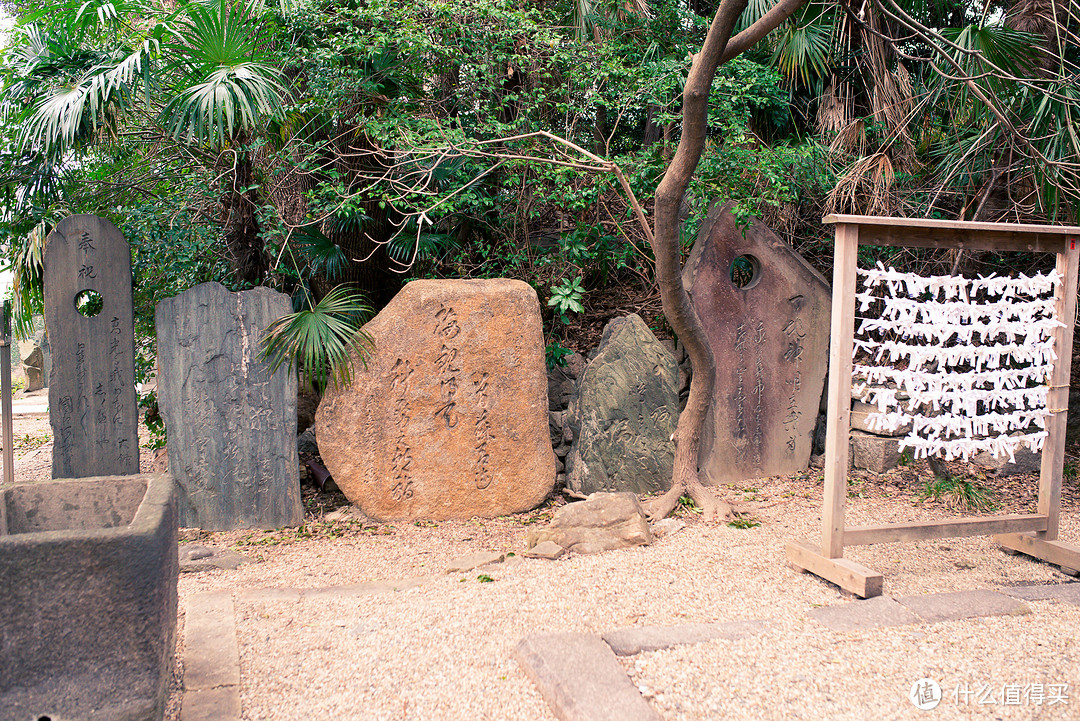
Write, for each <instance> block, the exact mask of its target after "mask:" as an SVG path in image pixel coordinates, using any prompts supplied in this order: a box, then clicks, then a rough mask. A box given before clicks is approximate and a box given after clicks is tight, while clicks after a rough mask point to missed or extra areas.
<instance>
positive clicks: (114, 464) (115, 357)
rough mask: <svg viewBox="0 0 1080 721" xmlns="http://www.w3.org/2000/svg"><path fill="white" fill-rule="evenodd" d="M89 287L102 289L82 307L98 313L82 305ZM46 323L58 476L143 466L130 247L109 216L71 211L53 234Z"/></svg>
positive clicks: (47, 271)
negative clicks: (97, 304) (96, 301)
mask: <svg viewBox="0 0 1080 721" xmlns="http://www.w3.org/2000/svg"><path fill="white" fill-rule="evenodd" d="M84 292H90V293H97V294H100V300H101V303H100V308H96V307H95V304H94V303H90V304H89V305H87V306H84V308H92V309H93V310H96V311H97V312H96V315H93V316H87V315H83V314H82V313H80V312H79V310H78V308H77V304H78V303H79V299H80V297H83V298H85V297H86V296H85V295H84ZM88 312H93V311H88ZM45 325H46V327H47V328H48V330H49V342H50V344H51V348H52V368H51V369H50V375H49V421H50V422H51V424H52V430H53V439H54V443H53V463H52V475H53V478H83V477H86V476H114V475H129V474H133V473H138V472H139V438H138V416H137V409H136V405H135V333H134V329H133V325H132V303H131V250H130V248H129V247H128V244H127V241H125V240H124V237H123V236H122V235H120V231H119V230H117V229H116V226H114V225H113V224H112V223H110V222H109V221H107V220H103V219H102V218H98V217H97V216H94V215H72V216H68V217H67V218H64V219H63V220H62V221H60V223H59V224H57V226H56V228H55V229H54V230H53V232H51V233H49V238H48V240H47V241H46V245H45Z"/></svg>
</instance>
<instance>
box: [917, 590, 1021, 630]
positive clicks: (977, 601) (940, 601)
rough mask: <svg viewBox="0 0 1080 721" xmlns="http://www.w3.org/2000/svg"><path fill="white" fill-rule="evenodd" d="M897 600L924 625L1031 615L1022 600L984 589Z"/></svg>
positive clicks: (930, 594)
mask: <svg viewBox="0 0 1080 721" xmlns="http://www.w3.org/2000/svg"><path fill="white" fill-rule="evenodd" d="M896 601H897V602H898V603H900V604H901V605H903V606H905V607H906V608H908V609H910V610H911V611H913V612H914V613H915V615H917V616H918V617H919V618H920V619H922V620H923V621H925V622H927V623H937V622H939V621H956V620H959V619H963V618H978V617H980V616H1015V615H1020V614H1024V613H1030V612H1031V610H1030V609H1029V608H1028V607H1027V605H1026V604H1024V603H1022V602H1021V601H1018V600H1016V599H1015V598H1010V597H1009V596H1006V595H1004V594H1001V593H998V592H997V591H990V590H987V589H980V590H977V591H955V592H953V593H929V594H926V595H925V596H901V597H900V598H897V599H896Z"/></svg>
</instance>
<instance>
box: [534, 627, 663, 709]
mask: <svg viewBox="0 0 1080 721" xmlns="http://www.w3.org/2000/svg"><path fill="white" fill-rule="evenodd" d="M514 656H515V657H516V658H517V661H518V663H520V664H521V667H522V669H523V670H524V671H525V673H526V675H528V676H529V678H530V679H532V682H533V683H534V684H536V688H537V690H539V691H540V695H541V696H543V697H544V700H545V701H547V702H548V705H549V706H550V707H551V710H552V712H553V713H554V714H555V716H556V717H558V718H559V719H561V721H660V717H659V716H657V714H656V712H655V711H653V709H652V707H651V706H650V705H649V703H648V701H646V700H645V699H644V698H643V697H642V696H641V694H640V693H639V692H638V690H637V688H635V687H634V683H633V681H631V680H630V677H629V676H627V675H626V672H625V671H623V669H622V666H621V665H620V663H619V660H618V659H617V658H616V657H615V653H614V652H613V651H612V650H611V648H610V647H608V645H607V644H606V643H604V642H603V641H602V640H601V639H600V638H599V637H597V636H594V635H592V634H585V633H544V634H536V635H533V636H528V637H526V638H524V639H522V640H521V641H520V642H519V643H518V645H517V646H516V647H515V649H514Z"/></svg>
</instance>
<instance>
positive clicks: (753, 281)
mask: <svg viewBox="0 0 1080 721" xmlns="http://www.w3.org/2000/svg"><path fill="white" fill-rule="evenodd" d="M730 275H731V282H732V283H734V284H735V287H736V288H738V289H739V290H747V289H749V288H753V287H754V286H755V285H757V282H758V281H759V280H761V262H760V261H758V259H757V258H755V257H754V256H752V255H749V254H748V253H743V254H742V255H739V256H736V258H735V260H733V261H731V273H730Z"/></svg>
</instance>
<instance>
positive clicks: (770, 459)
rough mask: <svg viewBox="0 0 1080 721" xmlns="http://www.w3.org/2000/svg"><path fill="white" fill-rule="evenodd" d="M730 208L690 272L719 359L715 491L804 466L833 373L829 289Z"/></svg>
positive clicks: (706, 443) (704, 229)
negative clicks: (740, 265) (736, 269)
mask: <svg viewBox="0 0 1080 721" xmlns="http://www.w3.org/2000/svg"><path fill="white" fill-rule="evenodd" d="M730 208H731V204H728V205H725V206H723V207H720V206H718V205H717V206H714V207H713V208H712V209H711V210H710V211H709V215H708V217H707V218H706V220H705V222H704V223H703V224H702V226H701V231H700V233H699V234H698V239H697V242H696V243H695V244H694V249H693V251H692V252H691V254H690V258H689V259H688V260H687V262H686V267H685V269H684V271H683V285H684V287H686V289H687V291H688V292H689V293H690V298H691V300H692V301H693V304H694V308H695V309H696V310H697V313H698V316H699V317H700V318H701V324H702V327H703V328H704V330H705V334H706V336H707V337H708V340H709V345H710V347H711V348H712V351H713V356H714V357H715V358H716V387H715V388H714V390H713V394H712V398H713V400H712V405H711V406H710V408H709V415H708V417H707V419H706V423H705V428H704V431H703V433H702V438H701V443H702V448H701V451H702V455H701V459H702V461H701V465H702V468H703V470H704V471H705V473H706V476H707V478H708V480H709V482H710V483H712V484H718V483H728V482H731V481H740V480H743V479H748V478H762V477H765V476H776V475H782V474H786V473H793V472H796V471H801V470H804V469H805V468H806V467H807V464H808V463H809V460H810V451H811V448H812V445H813V433H814V427H815V425H816V424H817V416H818V407H819V405H820V403H821V391H822V388H823V387H824V384H825V370H826V366H827V365H828V345H829V317H830V310H831V303H832V294H831V292H830V290H829V285H828V283H827V282H826V281H825V279H824V278H822V277H821V275H820V274H819V273H818V272H817V271H816V270H814V269H813V267H812V266H811V265H810V264H809V263H807V262H806V260H805V259H804V258H802V256H800V255H799V254H798V253H796V252H795V251H794V250H793V249H792V248H791V247H790V246H789V245H787V243H785V242H784V241H783V240H781V239H780V238H778V237H777V236H776V234H774V233H773V232H772V231H770V230H769V229H768V228H767V227H765V225H764V224H762V223H760V222H758V221H756V220H751V221H750V222H749V224H748V225H740V224H739V222H738V221H737V220H736V218H735V216H733V215H732V214H731V212H729V211H730ZM739 257H745V258H747V259H748V260H747V261H746V265H747V266H750V265H752V266H753V267H754V272H753V274H752V276H750V277H747V275H746V274H740V273H736V277H738V278H739V279H740V280H746V281H748V282H747V283H746V284H745V285H743V286H742V287H739V285H737V284H736V282H734V281H733V279H732V267H733V264H735V262H736V260H737V259H738V258H739ZM740 262H742V261H740ZM746 269H747V270H749V268H746Z"/></svg>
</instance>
